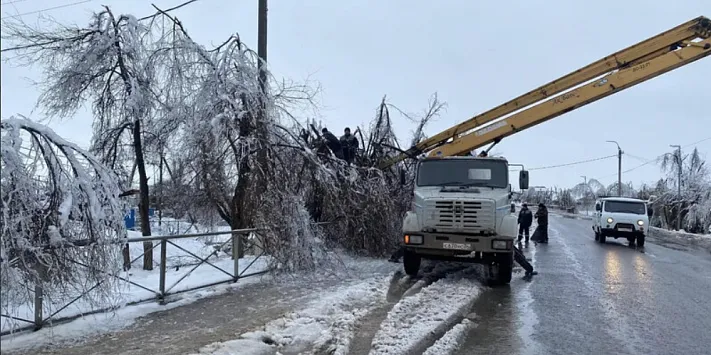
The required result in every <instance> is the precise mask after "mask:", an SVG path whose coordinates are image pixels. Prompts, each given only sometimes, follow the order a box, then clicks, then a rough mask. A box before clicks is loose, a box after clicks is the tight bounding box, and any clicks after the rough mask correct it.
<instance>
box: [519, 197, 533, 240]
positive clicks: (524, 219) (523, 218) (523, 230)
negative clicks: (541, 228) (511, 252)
mask: <svg viewBox="0 0 711 355" xmlns="http://www.w3.org/2000/svg"><path fill="white" fill-rule="evenodd" d="M531 224H533V213H532V212H531V210H529V209H528V204H526V203H524V204H523V206H522V207H521V211H520V212H519V213H518V241H519V242H520V241H521V239H523V236H524V235H525V236H526V243H528V236H529V233H530V232H529V231H530V229H531Z"/></svg>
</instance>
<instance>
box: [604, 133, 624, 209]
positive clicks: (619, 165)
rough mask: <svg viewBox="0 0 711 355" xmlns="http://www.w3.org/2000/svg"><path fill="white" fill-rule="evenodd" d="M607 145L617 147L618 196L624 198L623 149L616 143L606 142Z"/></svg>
mask: <svg viewBox="0 0 711 355" xmlns="http://www.w3.org/2000/svg"><path fill="white" fill-rule="evenodd" d="M606 142H607V143H615V145H616V146H617V196H620V197H622V149H621V148H620V144H619V143H617V142H616V141H606Z"/></svg>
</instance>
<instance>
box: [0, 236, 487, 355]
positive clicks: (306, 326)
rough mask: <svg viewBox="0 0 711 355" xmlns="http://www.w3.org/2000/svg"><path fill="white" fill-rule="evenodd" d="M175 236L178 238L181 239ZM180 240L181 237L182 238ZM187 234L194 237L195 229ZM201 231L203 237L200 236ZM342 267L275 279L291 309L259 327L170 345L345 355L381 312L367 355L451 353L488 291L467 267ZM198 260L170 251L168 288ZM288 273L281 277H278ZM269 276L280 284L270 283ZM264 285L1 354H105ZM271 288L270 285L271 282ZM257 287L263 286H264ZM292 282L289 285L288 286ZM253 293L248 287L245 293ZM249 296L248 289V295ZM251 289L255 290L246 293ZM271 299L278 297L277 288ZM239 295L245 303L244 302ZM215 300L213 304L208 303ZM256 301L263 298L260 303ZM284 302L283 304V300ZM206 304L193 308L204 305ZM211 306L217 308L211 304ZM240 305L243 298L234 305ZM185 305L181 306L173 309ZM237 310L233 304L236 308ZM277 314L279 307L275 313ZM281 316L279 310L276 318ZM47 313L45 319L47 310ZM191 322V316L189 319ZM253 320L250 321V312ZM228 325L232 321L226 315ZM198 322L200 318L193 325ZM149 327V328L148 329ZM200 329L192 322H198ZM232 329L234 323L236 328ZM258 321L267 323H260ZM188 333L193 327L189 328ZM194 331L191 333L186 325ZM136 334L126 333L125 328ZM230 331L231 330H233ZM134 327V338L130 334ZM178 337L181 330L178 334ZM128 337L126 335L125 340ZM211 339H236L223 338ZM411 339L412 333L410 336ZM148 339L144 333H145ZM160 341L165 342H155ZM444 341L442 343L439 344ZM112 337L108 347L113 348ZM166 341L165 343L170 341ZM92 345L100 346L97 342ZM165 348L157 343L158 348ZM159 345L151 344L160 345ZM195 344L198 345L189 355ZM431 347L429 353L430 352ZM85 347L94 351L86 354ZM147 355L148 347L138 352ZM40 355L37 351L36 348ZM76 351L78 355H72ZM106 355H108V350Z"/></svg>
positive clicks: (208, 244) (96, 320)
mask: <svg viewBox="0 0 711 355" xmlns="http://www.w3.org/2000/svg"><path fill="white" fill-rule="evenodd" d="M176 232H177V231H173V232H172V233H176ZM179 232H180V233H183V232H184V231H182V230H181V231H179ZM190 232H196V231H195V230H192V231H190ZM201 232H204V231H201ZM131 237H138V233H137V232H136V233H134V232H132V233H131ZM226 240H227V236H225V237H213V238H211V239H210V240H206V239H205V238H188V239H179V240H175V243H176V244H178V245H180V246H181V247H183V248H185V249H187V250H189V251H190V252H192V253H194V254H196V255H198V256H200V257H205V256H207V255H209V254H210V253H211V252H212V251H213V250H214V245H215V244H216V243H220V242H221V241H226ZM154 252H155V255H154V258H155V261H156V262H157V261H158V260H159V259H158V257H159V255H160V254H159V253H160V250H159V249H158V248H156V250H154ZM140 253H142V243H134V245H131V255H132V258H136V257H138V256H139V255H140ZM338 257H339V259H340V261H341V263H339V264H340V265H342V266H344V268H342V270H341V268H335V269H338V270H328V272H326V273H323V272H322V273H320V274H318V273H317V274H314V275H307V274H304V275H294V276H284V277H286V279H279V281H278V282H277V284H278V285H280V286H278V288H277V289H275V290H281V291H276V292H277V295H275V296H274V297H277V298H278V299H280V301H279V302H280V303H282V306H286V307H287V309H288V310H287V311H286V312H285V313H274V311H264V312H261V311H259V312H257V313H256V314H259V318H264V319H263V323H257V324H254V322H253V319H252V320H251V321H248V320H246V319H245V320H240V317H241V315H242V314H244V313H243V312H238V313H239V314H235V315H234V318H235V319H234V320H230V322H237V323H236V324H239V323H240V322H242V323H243V324H254V325H252V326H247V327H241V328H240V327H238V328H237V329H241V330H240V331H239V332H237V333H235V331H234V330H232V331H231V332H230V331H229V329H225V330H224V331H223V330H220V331H216V330H215V329H217V328H210V329H212V330H209V331H206V334H207V335H205V334H203V335H201V336H200V337H201V338H200V339H205V340H207V339H214V340H211V341H210V340H208V341H204V340H203V341H201V342H199V343H198V344H195V341H196V340H197V338H196V337H195V334H193V336H191V337H190V339H188V340H189V341H188V342H187V343H185V344H183V343H182V342H181V341H175V340H170V342H171V348H174V349H173V350H176V349H182V350H181V351H180V352H179V353H194V354H216V355H220V354H246V355H250V354H279V353H290V354H291V353H294V354H295V353H303V354H323V353H328V354H348V353H349V351H350V348H351V343H352V341H353V339H354V337H355V336H356V332H358V331H359V327H360V326H361V324H362V322H363V320H364V319H365V318H366V317H367V316H369V315H371V314H374V312H375V310H379V311H380V310H383V307H387V308H385V309H384V311H382V312H383V313H382V315H381V316H378V318H377V320H376V322H375V323H373V326H374V328H373V332H372V333H370V336H369V337H368V338H367V343H368V344H370V345H372V350H371V354H386V353H387V354H406V353H409V352H411V351H420V352H421V351H424V350H426V351H427V354H447V353H452V352H453V351H455V350H456V348H457V345H458V344H460V343H461V342H462V339H461V338H462V337H463V336H464V335H465V334H466V333H467V331H468V329H469V328H470V327H471V326H472V324H473V323H472V322H470V321H468V320H467V319H465V316H466V313H467V311H468V310H469V309H470V308H471V305H472V304H473V302H474V301H475V300H476V299H477V298H478V296H479V294H480V293H481V292H482V290H483V286H481V285H480V283H479V281H478V275H477V271H476V268H477V266H473V265H470V264H463V265H462V264H450V263H434V264H431V265H430V266H429V267H424V266H423V269H422V271H421V275H420V277H418V278H414V279H413V278H410V277H409V276H403V274H402V271H401V270H402V264H392V263H387V262H386V261H384V260H381V259H370V258H353V257H348V256H343V255H340V256H338ZM253 258H254V257H246V258H244V259H241V260H240V269H241V270H244V268H245V267H246V266H247V265H249V263H250V262H251V261H252V260H253ZM211 260H212V261H213V263H214V264H215V265H217V266H219V267H220V268H222V269H224V270H226V271H228V272H231V270H232V266H233V264H232V260H231V259H230V258H229V256H228V255H227V254H225V253H224V252H220V253H218V256H213V257H212V258H211ZM141 261H142V258H141V259H139V260H138V261H137V262H136V263H135V264H134V268H133V269H132V270H131V271H130V272H129V273H123V276H124V277H127V278H128V279H130V280H131V281H133V282H136V283H138V284H140V285H143V286H145V287H146V288H148V289H150V290H155V291H156V292H157V290H158V278H159V268H158V267H156V268H155V269H154V270H152V271H145V270H142V269H141V264H140V263H141ZM195 262H197V260H195V259H194V258H190V257H187V253H185V252H184V251H181V250H180V249H178V248H176V247H174V246H172V245H169V249H168V262H167V265H168V275H167V280H166V286H167V287H170V286H171V285H173V284H174V283H175V282H176V281H177V280H178V279H180V278H181V277H182V276H183V275H184V274H185V273H187V272H188V271H189V270H190V269H191V268H192V267H193V266H192V265H193V264H195ZM265 268H266V260H262V259H260V260H259V261H257V262H256V263H255V264H254V265H252V266H251V267H250V270H249V272H256V271H261V270H264V269H265ZM281 277H282V276H279V278H281ZM227 278H229V276H228V275H225V274H224V273H223V272H221V271H219V270H217V269H215V268H213V267H211V266H209V265H202V266H200V267H198V268H197V269H196V270H194V271H193V272H192V273H191V274H190V275H189V276H188V277H186V278H185V279H184V280H183V281H181V282H180V284H178V285H177V286H175V288H174V289H173V290H171V291H180V290H186V289H188V288H192V287H195V286H198V285H204V284H209V283H212V282H216V281H222V280H225V279H227ZM266 279H270V280H275V279H274V276H268V277H266ZM312 279H313V280H322V281H323V280H327V282H326V283H321V284H320V285H322V287H324V288H322V289H319V288H318V286H316V287H314V285H319V283H318V282H317V283H316V284H314V283H312V282H311V281H313V280H312ZM263 280H265V278H263V277H250V278H246V279H243V280H240V281H239V282H238V283H236V284H229V283H228V284H222V285H218V286H213V287H209V288H204V289H200V290H196V291H189V292H185V293H183V294H181V295H179V296H171V297H169V301H170V302H169V303H168V304H167V305H164V306H161V305H158V304H157V303H156V302H147V303H142V304H138V305H131V306H123V307H120V308H118V309H115V310H114V311H111V312H107V313H97V314H92V315H84V316H80V317H79V318H78V319H76V320H73V321H70V322H68V323H64V324H59V325H56V326H54V327H46V328H44V329H42V330H40V331H38V332H23V333H18V334H14V335H11V336H6V337H3V339H2V348H3V352H5V351H19V352H23V351H24V352H25V353H27V351H30V352H33V353H35V351H36V350H35V349H47V347H50V348H53V349H57V348H59V349H62V348H63V349H70V348H73V347H76V349H77V350H76V353H78V354H85V353H87V351H90V353H93V352H95V351H99V352H101V351H100V350H99V349H101V348H106V347H107V348H109V349H110V348H111V347H112V346H115V345H111V344H110V343H107V340H106V339H107V338H106V336H108V337H109V338H110V339H113V340H116V341H117V342H121V340H120V339H124V338H126V339H128V338H132V337H133V336H132V335H131V334H133V333H140V334H146V331H145V330H142V329H143V328H145V329H153V328H154V326H153V325H148V324H149V323H151V322H154V319H162V318H164V317H158V318H156V317H152V316H151V317H147V318H146V317H145V316H147V315H150V314H152V313H155V312H159V311H164V310H171V312H170V313H174V312H177V313H180V314H182V315H178V314H176V316H175V317H172V316H171V317H170V318H171V319H173V318H175V319H183V318H181V317H185V315H189V314H194V313H192V312H194V311H191V310H190V309H192V308H194V307H193V304H195V302H196V301H197V300H200V299H204V298H206V297H208V296H216V297H218V298H219V297H230V298H234V297H236V296H239V295H240V292H242V291H240V287H242V286H247V285H250V284H251V285H254V284H255V283H259V282H261V281H263ZM267 284H270V283H269V282H268V283H267ZM259 285H262V284H261V283H260V284H259ZM290 285H291V286H290ZM122 286H123V287H122V292H121V293H120V294H119V295H116V299H114V300H113V302H115V303H117V304H119V305H125V304H126V303H128V302H134V301H138V300H143V299H149V298H151V297H152V296H154V292H152V291H150V290H146V289H143V288H141V287H137V286H135V285H131V284H128V283H125V284H124V285H122ZM249 287H251V286H249ZM270 287H272V286H270ZM394 288H398V289H399V290H401V291H402V292H399V296H397V297H398V299H396V300H394V301H393V300H392V299H389V298H390V297H392V294H393V292H392V290H393V289H394ZM291 289H294V290H296V291H288V292H292V294H300V295H301V296H299V298H293V299H290V296H289V295H288V294H285V293H282V292H287V290H291ZM245 290H246V289H245ZM246 292H248V293H249V292H252V291H246ZM272 292H274V291H272ZM239 297H243V296H239ZM211 299H213V298H210V300H211ZM256 299H260V298H259V297H256ZM281 299H284V300H283V301H282V300H281ZM202 302H203V301H200V302H197V303H202ZM210 302H213V301H210ZM230 302H235V301H228V302H222V301H214V302H213V303H216V304H222V303H224V305H222V306H214V308H215V309H216V310H218V311H219V309H222V308H221V307H224V306H226V305H227V304H232V303H230ZM236 302H239V301H236ZM61 305H62V302H61V300H60V301H59V302H55V303H51V302H47V304H46V306H47V310H46V311H45V312H47V311H50V310H53V309H56V307H59V306H61ZM177 307H179V308H178V309H176V308H177ZM230 307H234V306H230ZM244 307H256V309H259V307H260V305H259V304H253V303H250V304H245V305H244ZM95 308H96V305H92V304H89V303H87V302H83V301H81V300H80V301H79V302H77V303H75V304H74V305H72V306H70V307H68V308H67V309H65V310H64V311H62V312H60V313H59V314H58V315H57V317H68V316H73V315H81V314H82V313H86V312H88V311H90V310H92V309H95ZM278 308H279V307H277V309H278ZM196 309H197V310H198V311H199V312H200V313H199V314H200V317H211V316H210V313H208V312H207V311H206V309H207V310H210V309H211V308H209V307H208V308H205V306H204V305H197V308H196ZM31 311H32V309H31V308H30V307H27V308H26V309H24V310H23V312H24V314H22V315H21V316H24V317H28V318H29V319H31V317H32V312H31ZM277 312H278V311H277ZM46 314H48V313H46ZM189 317H190V316H189ZM252 317H254V315H252ZM228 318H230V319H231V318H232V316H229V317H228ZM195 321H197V320H195ZM204 322H206V323H205V324H208V323H209V324H212V325H210V327H215V326H217V327H225V326H230V327H233V325H229V324H225V323H220V322H219V321H218V322H216V324H217V325H215V324H213V323H215V322H212V321H206V320H205V319H200V321H199V322H198V323H199V324H202V323H204ZM143 323H146V324H143ZM198 323H196V324H198ZM230 324H231V323H230ZM260 324H261V325H260ZM186 326H189V325H188V324H186ZM190 327H193V326H192V325H190ZM129 328H130V329H129ZM233 329H234V328H233ZM376 329H377V330H376ZM129 330H130V331H129ZM176 331H177V330H176ZM123 333H126V334H125V335H123ZM210 333H215V334H216V333H220V334H230V335H231V334H234V339H233V340H227V341H224V340H223V339H230V338H231V337H232V336H227V337H224V335H222V336H219V337H217V338H215V337H213V336H211V335H209V334H210ZM404 334H407V336H404ZM146 336H148V335H146ZM176 336H177V337H178V338H177V339H181V338H183V337H184V336H180V334H172V335H171V337H173V338H175V337H176ZM159 337H160V336H159ZM438 337H441V338H440V339H437V338H438ZM113 340H111V341H113ZM165 341H168V340H165ZM92 342H98V343H97V344H96V345H91V344H92ZM159 342H160V341H159ZM160 346H161V345H160V344H156V345H155V347H160ZM191 346H193V348H191ZM428 346H430V347H429V349H428V348H427V347H428ZM87 349H88V350H87ZM144 350H145V352H149V351H150V349H148V348H146V349H143V348H142V349H141V350H140V351H139V352H140V353H143V352H141V351H144ZM38 352H39V351H38ZM70 352H72V351H70ZM102 353H105V351H104V352H102Z"/></svg>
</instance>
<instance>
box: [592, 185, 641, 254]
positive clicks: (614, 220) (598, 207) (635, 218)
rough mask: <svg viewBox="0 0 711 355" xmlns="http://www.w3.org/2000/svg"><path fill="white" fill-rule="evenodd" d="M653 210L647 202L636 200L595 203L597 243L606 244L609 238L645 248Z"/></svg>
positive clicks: (598, 201) (606, 198) (611, 199)
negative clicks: (624, 239) (623, 240)
mask: <svg viewBox="0 0 711 355" xmlns="http://www.w3.org/2000/svg"><path fill="white" fill-rule="evenodd" d="M651 213H652V212H651V209H649V208H648V207H647V202H646V201H644V200H639V199H636V198H625V197H605V198H600V199H598V200H597V201H595V214H594V217H593V226H592V228H593V231H594V232H595V241H597V242H600V243H605V240H606V239H607V237H613V238H615V239H617V238H626V239H627V240H628V242H629V244H630V246H632V245H634V244H635V242H636V243H637V246H640V247H642V246H644V241H645V238H646V235H647V231H648V230H649V216H651Z"/></svg>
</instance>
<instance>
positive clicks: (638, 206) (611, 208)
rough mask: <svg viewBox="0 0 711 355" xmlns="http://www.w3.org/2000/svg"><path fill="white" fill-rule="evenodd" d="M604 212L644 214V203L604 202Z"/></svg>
mask: <svg viewBox="0 0 711 355" xmlns="http://www.w3.org/2000/svg"><path fill="white" fill-rule="evenodd" d="M605 212H614V213H632V214H645V213H646V209H645V206H644V203H641V202H628V201H605Z"/></svg>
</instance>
